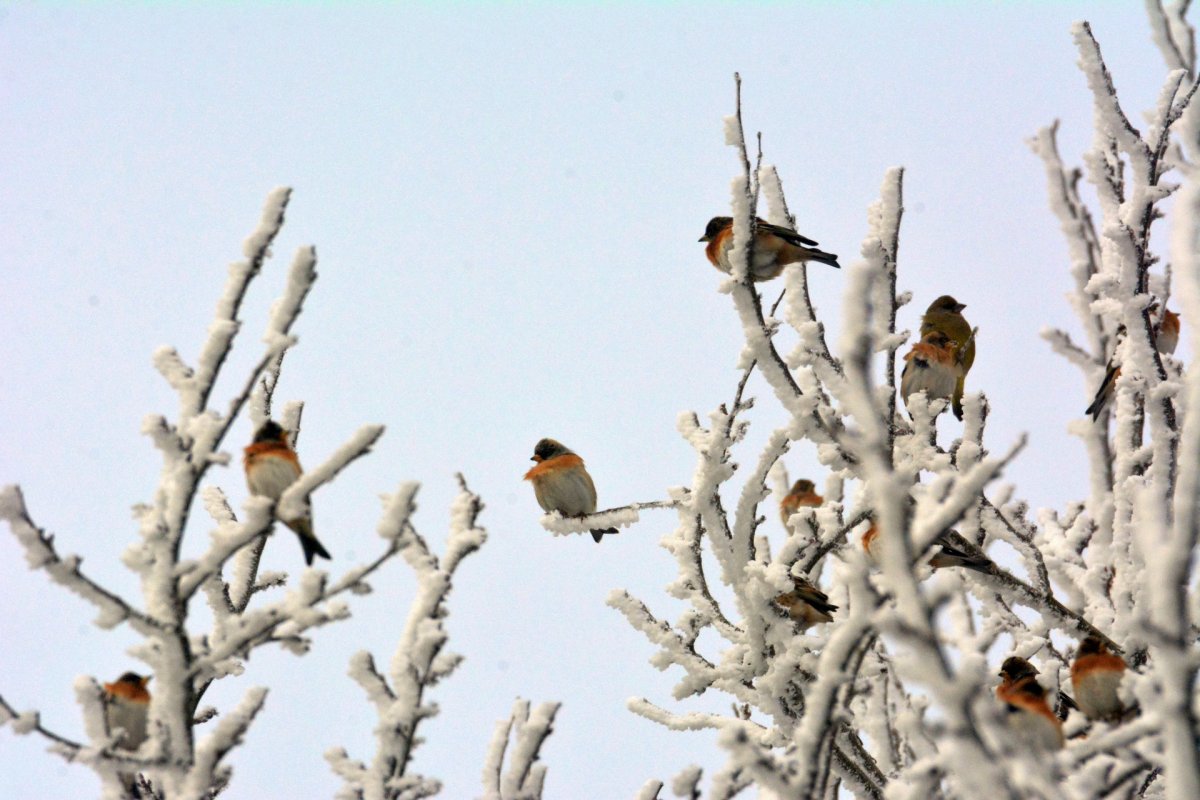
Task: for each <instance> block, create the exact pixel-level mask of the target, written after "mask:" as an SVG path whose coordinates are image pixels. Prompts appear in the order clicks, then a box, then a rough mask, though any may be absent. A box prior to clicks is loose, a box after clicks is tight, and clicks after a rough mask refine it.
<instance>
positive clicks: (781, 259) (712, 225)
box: [700, 217, 842, 282]
mask: <svg viewBox="0 0 1200 800" xmlns="http://www.w3.org/2000/svg"><path fill="white" fill-rule="evenodd" d="M755 221H756V227H755V229H754V263H753V264H751V265H750V274H751V276H752V277H753V278H754V280H755V281H756V282H757V281H769V280H771V279H772V278H774V277H777V276H778V275H779V273H781V272H783V268H784V267H786V266H787V265H788V264H795V263H798V262H801V261H819V262H821V263H822V264H828V265H829V266H831V267H834V268H835V269H841V268H842V265H841V264H839V263H838V260H837V256H835V255H834V254H833V253H826V252H823V251H821V250H818V249H816V245H817V243H816V242H814V241H813V240H812V239H809V238H807V237H805V236H801V235H800V234H798V233H796V232H795V231H793V230H790V229H788V228H784V227H781V226H779V225H772V224H771V223H769V222H767V221H766V220H762V219H758V218H757V217H755ZM700 241H702V242H708V247H706V248H704V254H705V255H706V256H708V260H709V261H710V262H712V265H713V266H714V267H716V268H717V269H719V270H721V271H722V272H724V273H726V274H731V272H732V268H731V266H730V264H729V251H730V250H732V249H733V217H713V218H712V219H710V220H709V221H708V225H707V226H706V227H705V228H704V235H703V236H701V237H700Z"/></svg>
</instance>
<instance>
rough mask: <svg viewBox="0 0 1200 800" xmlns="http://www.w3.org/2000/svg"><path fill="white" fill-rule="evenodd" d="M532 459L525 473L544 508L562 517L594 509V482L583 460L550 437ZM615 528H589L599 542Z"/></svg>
mask: <svg viewBox="0 0 1200 800" xmlns="http://www.w3.org/2000/svg"><path fill="white" fill-rule="evenodd" d="M531 460H532V461H536V462H537V465H536V466H535V467H533V468H532V469H531V470H529V471H528V472H526V473H525V480H527V481H530V482H532V483H533V494H534V496H535V497H537V501H538V505H539V506H541V507H542V510H543V511H557V512H558V513H560V514H562V515H563V516H564V517H581V516H584V515H585V514H594V513H595V512H596V484H594V483H592V476H591V475H589V474H588V471H587V469H586V468H585V467H584V466H583V459H582V458H580V457H579V456H578V455H576V454H575V452H574V451H573V450H571V449H569V448H567V447H566V446H564V445H562V444H561V443H559V442H556V441H555V440H553V439H542V440H541V441H539V442H538V443H537V444H536V445H535V446H534V448H533V458H532V459H531ZM616 532H617V529H616V528H601V529H598V530H593V531H591V534H592V538H593V539H595V540H596V541H597V542H599V541H600V537H602V536H603V535H604V534H606V533H616Z"/></svg>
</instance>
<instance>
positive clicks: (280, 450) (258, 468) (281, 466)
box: [243, 420, 330, 566]
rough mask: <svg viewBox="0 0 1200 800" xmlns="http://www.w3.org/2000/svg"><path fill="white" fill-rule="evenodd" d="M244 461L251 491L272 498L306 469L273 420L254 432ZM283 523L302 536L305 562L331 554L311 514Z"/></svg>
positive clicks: (284, 433)
mask: <svg viewBox="0 0 1200 800" xmlns="http://www.w3.org/2000/svg"><path fill="white" fill-rule="evenodd" d="M243 464H244V465H245V467H246V485H247V486H249V487H250V493H251V494H254V495H259V496H262V497H269V498H271V499H272V500H278V499H279V498H280V497H281V496H282V495H283V492H284V490H285V489H287V488H288V487H289V486H291V485H292V484H293V483H295V482H296V479H297V478H299V477H300V474H301V473H302V472H303V471H304V470H303V469H301V468H300V460H299V459H298V458H296V451H295V450H293V449H292V448H291V445H289V444H288V437H287V431H285V430H284V429H283V428H282V427H280V425H279V424H278V423H276V422H274V421H272V420H267V421H266V422H265V423H263V425H262V427H260V428H259V429H258V431H257V432H256V433H255V434H254V441H253V442H251V443H250V445H249V446H248V447H247V448H246V450H245V458H244V459H243ZM283 524H284V525H287V526H288V527H289V528H291V529H292V530H293V531H295V532H296V536H297V537H299V539H300V546H301V547H303V548H304V563H305V564H307V565H309V566H312V562H313V556H320V557H321V558H326V559H327V558H329V557H330V556H329V551H328V550H326V549H325V547H324V546H323V545H322V544H321V543H320V542H319V541H317V537H316V534H314V533H313V527H312V519H310V518H309V517H308V516H303V517H297V518H296V519H291V520H287V519H285V520H283Z"/></svg>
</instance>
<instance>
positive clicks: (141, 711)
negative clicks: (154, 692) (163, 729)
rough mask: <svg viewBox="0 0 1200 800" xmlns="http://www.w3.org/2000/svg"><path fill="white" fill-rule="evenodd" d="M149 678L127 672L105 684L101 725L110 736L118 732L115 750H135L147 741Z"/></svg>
mask: <svg viewBox="0 0 1200 800" xmlns="http://www.w3.org/2000/svg"><path fill="white" fill-rule="evenodd" d="M149 682H150V676H148V675H147V676H142V675H138V674H136V673H133V672H126V673H125V674H124V675H122V676H121V677H119V678H117V679H116V680H115V681H113V682H112V683H106V684H104V724H105V725H106V726H107V728H108V733H109V735H112V734H115V733H116V732H117V731H118V730H120V731H121V736H120V738H118V739H117V742H116V744H117V747H119V748H121V749H122V750H137V749H138V748H139V747H141V746H142V742H144V741H146V715H147V713H148V712H149V710H150V692H148V691H146V684H147V683H149Z"/></svg>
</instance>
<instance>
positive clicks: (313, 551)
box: [287, 517, 333, 567]
mask: <svg viewBox="0 0 1200 800" xmlns="http://www.w3.org/2000/svg"><path fill="white" fill-rule="evenodd" d="M287 526H288V527H289V528H291V529H292V530H294V531H295V532H296V537H297V538H298V539H300V546H301V547H303V548H304V563H305V564H307V565H308V566H310V567H311V566H312V563H313V558H314V557H315V556H320V557H321V558H324V559H326V560H331V559H332V558H333V556H331V555H329V551H328V550H326V549H325V547H324V546H323V545H322V544H321V542H320V541H319V540H318V539H317V535H316V534H315V533H313V528H312V520H310V519H308V518H307V517H302V518H300V519H294V520H292V521H291V522H289V523H287Z"/></svg>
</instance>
